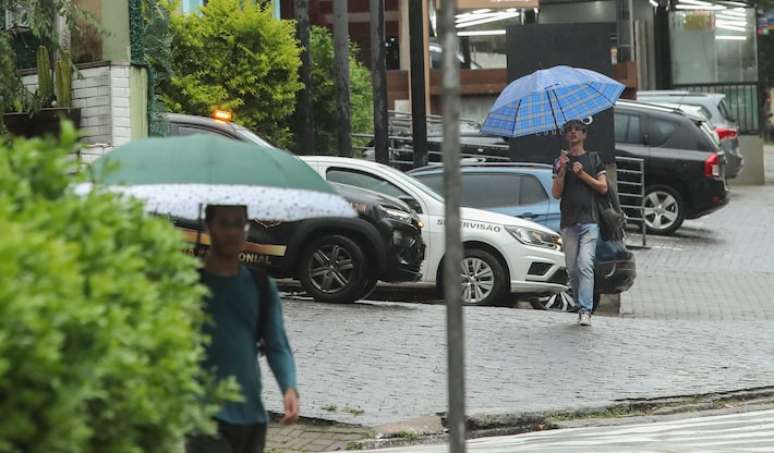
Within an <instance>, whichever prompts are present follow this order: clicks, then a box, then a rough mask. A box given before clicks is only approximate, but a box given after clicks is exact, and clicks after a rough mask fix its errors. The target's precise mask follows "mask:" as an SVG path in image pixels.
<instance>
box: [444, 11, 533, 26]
mask: <svg viewBox="0 0 774 453" xmlns="http://www.w3.org/2000/svg"><path fill="white" fill-rule="evenodd" d="M518 15H519V13H500V14H498V15H496V16H495V17H487V18H485V19H481V20H474V21H470V22H463V23H458V24H457V28H467V27H472V26H474V25H481V24H488V23H490V22H499V21H501V20H506V19H512V18H514V17H517V16H518Z"/></svg>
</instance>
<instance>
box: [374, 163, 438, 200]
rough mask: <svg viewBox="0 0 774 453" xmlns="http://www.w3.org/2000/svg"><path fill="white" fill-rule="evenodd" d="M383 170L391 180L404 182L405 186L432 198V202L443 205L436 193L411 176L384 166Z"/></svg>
mask: <svg viewBox="0 0 774 453" xmlns="http://www.w3.org/2000/svg"><path fill="white" fill-rule="evenodd" d="M384 170H385V172H387V173H390V176H392V177H393V178H395V179H402V180H403V181H406V183H407V184H409V185H411V186H412V187H414V188H415V189H416V190H419V191H421V192H422V193H424V194H425V195H427V196H429V197H430V198H433V199H434V200H437V201H440V202H442V203H443V197H442V196H441V195H440V194H439V193H438V192H436V191H434V190H433V189H431V188H430V187H428V186H426V185H425V184H424V183H423V182H421V181H419V180H418V179H416V178H414V177H413V176H410V175H407V174H405V173H402V172H399V171H398V170H395V169H394V168H392V167H388V166H386V165H385V166H384Z"/></svg>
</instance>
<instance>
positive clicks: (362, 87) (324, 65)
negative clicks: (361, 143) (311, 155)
mask: <svg viewBox="0 0 774 453" xmlns="http://www.w3.org/2000/svg"><path fill="white" fill-rule="evenodd" d="M309 48H310V54H311V58H312V86H313V88H312V109H313V112H314V113H313V115H314V121H315V144H316V146H317V149H316V150H315V153H318V154H332V155H336V154H338V153H337V149H338V145H337V140H336V134H337V131H338V117H337V115H336V73H335V68H336V66H335V65H334V56H333V37H332V36H331V33H330V32H329V31H328V29H327V28H324V27H312V30H311V33H310V36H309ZM358 52H359V50H358V48H357V46H356V45H354V44H351V45H350V51H349V79H350V103H351V105H352V131H353V132H356V133H357V132H359V133H368V132H371V131H372V130H373V117H374V116H373V115H374V110H373V108H374V106H373V91H372V88H371V73H370V72H369V71H368V69H367V68H366V67H364V66H363V65H362V64H361V63H360V61H359V60H358V58H357V55H358Z"/></svg>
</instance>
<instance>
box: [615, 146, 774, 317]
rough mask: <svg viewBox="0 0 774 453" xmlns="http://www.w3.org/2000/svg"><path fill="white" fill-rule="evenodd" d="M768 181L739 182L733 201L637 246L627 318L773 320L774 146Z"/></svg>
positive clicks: (733, 190)
mask: <svg viewBox="0 0 774 453" xmlns="http://www.w3.org/2000/svg"><path fill="white" fill-rule="evenodd" d="M767 170H768V172H767V176H768V179H769V181H768V184H767V185H765V186H735V187H732V188H731V202H730V203H729V205H728V206H726V207H725V208H723V209H721V210H719V211H717V212H715V213H713V214H710V215H709V216H707V217H704V218H701V219H698V220H694V221H686V222H685V225H684V226H683V227H682V228H681V229H680V230H678V232H677V235H675V236H673V237H659V236H649V237H648V241H649V245H650V247H651V248H649V249H645V250H636V251H635V256H636V259H637V270H638V275H637V280H636V282H635V285H634V287H633V288H632V289H631V290H630V291H629V292H627V293H626V294H624V295H623V297H622V299H621V314H622V315H623V316H629V317H638V318H657V319H715V320H732V319H733V320H755V319H774V297H773V295H774V227H773V226H774V147H771V146H769V147H767Z"/></svg>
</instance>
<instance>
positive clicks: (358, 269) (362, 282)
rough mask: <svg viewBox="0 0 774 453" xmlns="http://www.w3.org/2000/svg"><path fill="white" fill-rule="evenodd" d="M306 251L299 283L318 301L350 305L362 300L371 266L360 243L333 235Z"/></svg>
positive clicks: (316, 242)
mask: <svg viewBox="0 0 774 453" xmlns="http://www.w3.org/2000/svg"><path fill="white" fill-rule="evenodd" d="M304 250H305V251H304V253H303V255H302V258H301V264H300V271H299V280H300V281H301V285H302V286H303V287H304V289H305V290H306V292H307V293H309V295H311V296H312V297H313V298H314V299H315V300H318V301H320V302H335V303H344V304H349V303H352V302H355V301H356V300H358V299H359V298H360V297H361V295H362V294H363V292H364V290H365V288H366V286H367V285H366V283H367V280H368V279H369V277H368V275H367V272H366V270H367V268H368V267H367V264H368V263H367V262H366V255H365V253H364V252H363V249H362V248H361V247H360V245H359V244H358V243H357V242H355V241H353V240H351V239H349V238H347V237H344V236H340V235H331V236H325V237H322V238H320V239H317V240H315V241H314V242H312V243H311V244H309V246H307V247H306V248H305V249H304Z"/></svg>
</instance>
